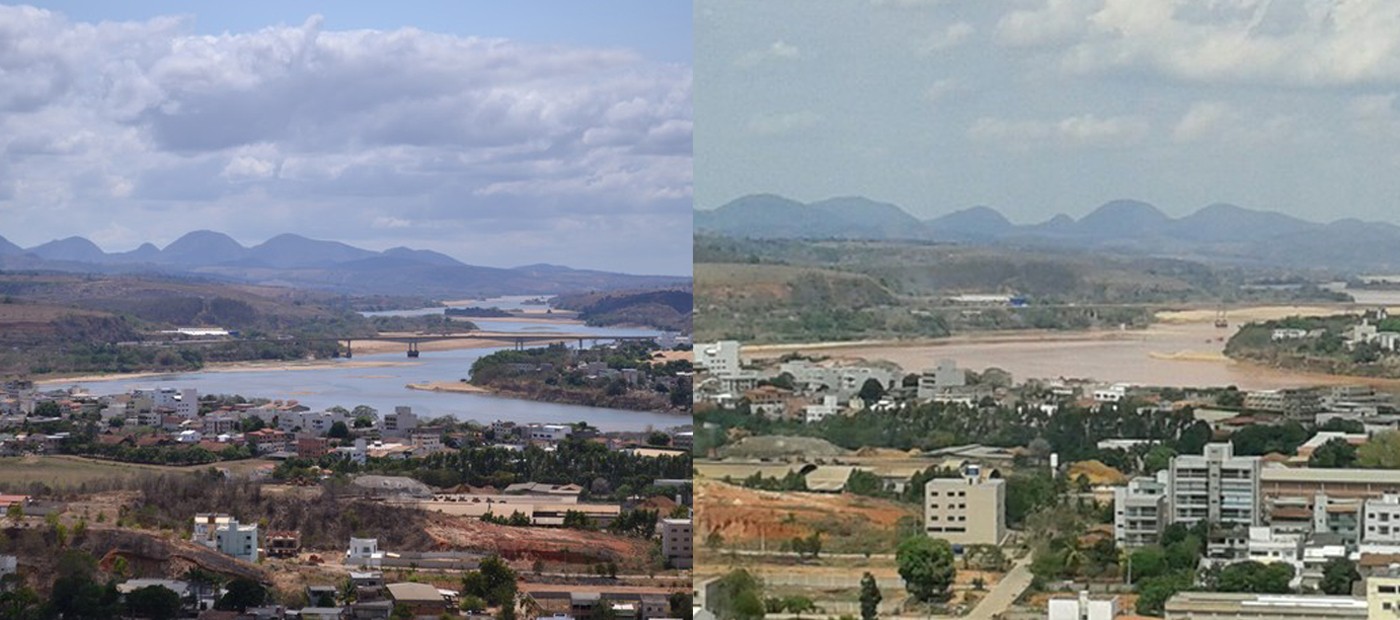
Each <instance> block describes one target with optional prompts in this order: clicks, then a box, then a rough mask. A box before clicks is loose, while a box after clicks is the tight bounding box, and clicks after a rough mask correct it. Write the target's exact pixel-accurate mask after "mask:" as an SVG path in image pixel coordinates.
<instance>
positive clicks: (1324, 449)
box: [1308, 437, 1357, 469]
mask: <svg viewBox="0 0 1400 620" xmlns="http://www.w3.org/2000/svg"><path fill="white" fill-rule="evenodd" d="M1356 458H1357V457H1356V446H1353V445H1351V442H1349V441H1347V440H1346V439H1343V438H1341V437H1336V438H1333V439H1329V440H1327V443H1324V444H1322V445H1320V446H1318V447H1317V449H1316V450H1313V453H1312V454H1311V455H1310V456H1308V467H1317V468H1331V469H1336V468H1344V467H1354V466H1356Z"/></svg>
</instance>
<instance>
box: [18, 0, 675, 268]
mask: <svg viewBox="0 0 1400 620" xmlns="http://www.w3.org/2000/svg"><path fill="white" fill-rule="evenodd" d="M691 23H692V15H691V6H690V4H689V3H677V2H642V1H617V2H601V3H599V2H587V3H584V2H563V1H551V2H415V3H407V6H401V5H390V4H388V3H332V2H318V3H312V2H296V1H290V2H266V1H254V2H239V3H187V2H168V1H163V2H124V3H114V2H92V1H88V2H76V1H74V2H51V3H45V4H44V5H43V6H40V7H36V6H33V5H3V4H0V40H9V41H11V42H12V43H13V44H12V45H7V46H4V47H3V48H0V81H3V82H5V83H6V85H7V86H6V88H5V89H0V221H2V222H5V223H7V224H8V223H10V222H24V223H25V225H24V226H23V227H19V226H14V225H4V226H0V235H3V236H4V237H6V238H8V239H10V240H11V241H13V242H15V243H18V244H20V245H21V246H25V247H30V246H33V245H37V244H39V243H42V242H45V241H48V240H51V239H55V238H62V237H66V236H70V235H82V236H86V237H88V238H90V239H92V240H93V241H95V242H96V243H97V244H98V245H99V246H101V247H103V249H106V250H108V251H122V250H128V249H132V248H134V247H136V246H137V245H139V244H140V243H142V242H145V241H150V242H153V243H155V244H157V245H161V246H163V245H165V244H167V243H169V242H170V241H173V240H174V239H176V238H178V237H179V236H181V235H182V234H184V233H185V232H188V231H190V230H196V229H212V230H218V231H222V232H226V233H228V234H230V235H231V236H233V237H234V238H235V239H238V240H239V241H240V242H243V243H244V244H245V245H246V244H255V243H259V242H261V241H263V240H265V239H267V238H270V237H272V236H274V235H277V234H280V233H283V232H294V233H298V234H302V235H306V236H309V237H315V238H325V239H336V240H340V241H344V242H347V243H352V244H355V245H359V246H362V247H367V248H370V249H385V248H389V247H395V246H409V247H415V248H425V249H432V250H437V251H441V252H444V253H447V254H450V255H452V256H455V257H457V258H459V259H461V260H463V261H465V262H468V263H472V264H480V265H490V266H515V265H523V264H532V263H541V262H547V263H554V264H563V265H569V266H573V267H580V268H592V269H604V270H610V271H624V272H632V273H661V274H688V273H689V272H690V235H691V217H690V209H691V204H692V203H691V125H692V123H691V63H690V60H691V49H692V34H691V33H692V29H691Z"/></svg>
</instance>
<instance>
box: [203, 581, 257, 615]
mask: <svg viewBox="0 0 1400 620" xmlns="http://www.w3.org/2000/svg"><path fill="white" fill-rule="evenodd" d="M225 589H226V590H227V592H225V594H224V596H223V598H220V599H219V601H218V603H216V604H215V605H214V607H215V608H217V609H222V610H226V611H247V609H248V608H249V607H257V606H259V605H262V604H263V603H264V602H266V601H267V588H264V587H263V585H262V584H260V583H258V582H256V581H253V580H252V579H247V578H244V577H239V578H237V579H234V580H233V581H230V582H228V585H227V586H225Z"/></svg>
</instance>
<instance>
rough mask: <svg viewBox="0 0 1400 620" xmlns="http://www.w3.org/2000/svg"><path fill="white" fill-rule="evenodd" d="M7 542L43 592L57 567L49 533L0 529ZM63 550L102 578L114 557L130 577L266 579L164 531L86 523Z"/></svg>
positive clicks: (54, 543)
mask: <svg viewBox="0 0 1400 620" xmlns="http://www.w3.org/2000/svg"><path fill="white" fill-rule="evenodd" d="M0 533H3V535H4V536H5V537H6V538H7V539H8V540H7V543H8V548H9V549H11V553H13V554H15V555H16V556H18V558H19V564H20V566H21V568H22V569H23V570H21V571H20V572H21V573H22V574H24V575H27V576H28V578H29V580H30V583H31V584H32V585H36V586H39V587H40V588H41V589H47V587H48V585H49V584H50V583H52V582H53V579H54V576H55V571H56V569H57V567H58V561H59V557H60V556H61V553H60V552H59V549H60V546H59V544H58V540H57V538H56V536H55V535H54V533H53V532H52V530H51V529H49V528H44V527H42V526H37V525H33V526H32V527H29V528H24V527H10V528H6V529H4V530H0ZM66 545H67V548H69V549H75V550H80V551H84V552H87V553H89V554H91V555H92V556H93V557H94V558H97V560H98V570H99V571H101V572H102V573H104V574H105V575H104V576H111V577H117V575H116V574H115V570H116V565H117V558H122V559H123V560H125V563H126V566H127V568H126V571H127V575H128V576H130V577H159V578H178V577H180V576H181V575H184V574H185V572H187V571H189V570H190V569H193V568H200V569H203V570H205V571H208V572H211V573H215V574H218V575H222V576H224V577H226V578H236V577H245V578H248V579H254V580H257V581H266V580H267V573H266V571H264V570H263V569H262V568H261V567H259V566H256V565H253V564H248V563H247V562H241V561H239V560H235V559H234V558H232V557H230V556H227V555H224V554H222V553H219V552H217V551H215V550H213V549H210V548H208V547H204V546H202V545H199V544H196V543H193V542H191V541H188V540H180V539H177V538H175V537H174V536H173V535H171V534H170V533H169V532H150V531H144V530H132V529H116V528H104V527H101V526H93V525H89V526H88V529H87V531H86V532H84V533H83V534H82V535H73V536H72V537H71V540H68V541H66Z"/></svg>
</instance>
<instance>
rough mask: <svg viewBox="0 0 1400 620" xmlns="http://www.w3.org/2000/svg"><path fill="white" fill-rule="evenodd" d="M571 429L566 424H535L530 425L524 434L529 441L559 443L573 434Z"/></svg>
mask: <svg viewBox="0 0 1400 620" xmlns="http://www.w3.org/2000/svg"><path fill="white" fill-rule="evenodd" d="M573 430H574V429H573V427H571V426H569V425H567V424H536V423H531V424H530V426H529V427H527V429H526V432H527V433H529V435H528V438H529V439H530V440H531V441H549V442H559V441H564V440H565V439H568V437H569V434H570V433H572V432H573Z"/></svg>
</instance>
